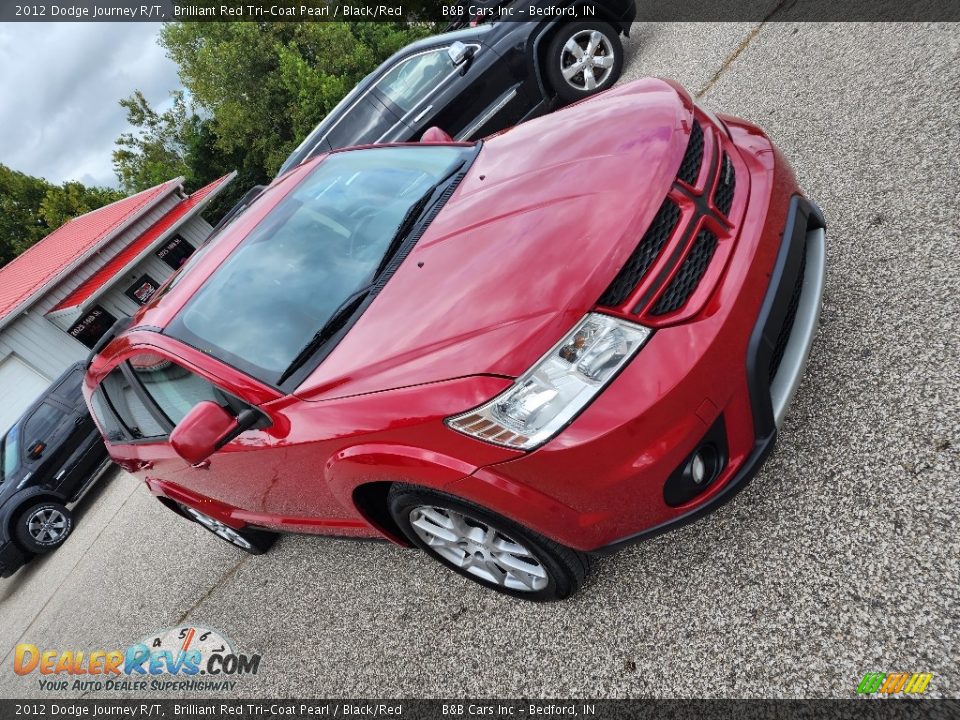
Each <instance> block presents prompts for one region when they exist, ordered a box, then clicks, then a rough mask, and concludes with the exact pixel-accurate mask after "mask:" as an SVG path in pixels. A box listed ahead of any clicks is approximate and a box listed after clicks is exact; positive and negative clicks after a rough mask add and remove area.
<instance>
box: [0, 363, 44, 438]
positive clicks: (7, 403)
mask: <svg viewBox="0 0 960 720" xmlns="http://www.w3.org/2000/svg"><path fill="white" fill-rule="evenodd" d="M49 386H50V380H48V379H47V378H45V377H44V376H43V375H41V374H40V373H38V372H37V371H36V370H34V369H33V368H32V367H30V366H29V365H27V364H26V363H25V362H23V360H21V359H19V358H18V357H16V356H14V355H10V356H8V357H6V358H4V359H3V360H0V398H3V402H0V434H3V433H5V432H6V431H7V430H9V429H10V426H11V425H13V424H14V423H15V422H16V421H17V419H18V418H19V417H20V416H21V415H22V414H23V411H24V410H26V409H27V408H28V407H29V406H30V403H32V402H33V401H34V400H36V399H37V398H38V397H40V395H41V393H43V391H44V390H46V389H47V388H48V387H49Z"/></svg>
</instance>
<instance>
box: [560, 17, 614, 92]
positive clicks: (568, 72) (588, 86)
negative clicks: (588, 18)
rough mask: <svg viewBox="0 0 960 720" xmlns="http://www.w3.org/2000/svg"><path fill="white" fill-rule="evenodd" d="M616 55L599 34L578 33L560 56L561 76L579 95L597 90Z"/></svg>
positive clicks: (608, 72)
mask: <svg viewBox="0 0 960 720" xmlns="http://www.w3.org/2000/svg"><path fill="white" fill-rule="evenodd" d="M615 61H616V55H615V54H614V51H613V45H612V44H611V42H610V39H609V38H608V37H607V36H606V35H604V34H603V33H602V32H600V31H599V30H581V31H580V32H578V33H577V34H576V35H574V36H573V37H571V38H570V39H569V40H567V42H566V43H565V44H564V46H563V52H561V53H560V74H561V75H563V79H564V80H566V81H567V84H568V85H570V86H571V87H573V88H575V89H576V90H579V91H590V90H596V89H597V88H598V87H601V86H602V85H603V84H604V83H606V81H607V78H609V77H610V73H612V72H613V64H614V62H615Z"/></svg>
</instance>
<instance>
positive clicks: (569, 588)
mask: <svg viewBox="0 0 960 720" xmlns="http://www.w3.org/2000/svg"><path fill="white" fill-rule="evenodd" d="M387 503H388V506H389V509H390V514H391V516H392V517H393V519H394V521H395V522H396V523H397V525H398V526H399V527H400V529H401V530H403V533H404V534H405V535H406V536H407V537H408V538H409V539H410V542H412V543H413V544H414V545H416V546H417V547H418V548H420V549H421V550H424V551H425V552H426V553H427V554H428V555H430V556H431V557H433V558H434V559H435V560H437V561H439V562H441V563H443V564H444V565H446V566H447V567H448V568H450V569H452V570H454V571H455V572H458V573H460V574H461V575H463V576H464V577H466V578H469V579H470V580H473V581H474V582H477V583H480V584H481V585H484V586H485V587H488V588H492V589H493V590H496V591H498V592H502V593H506V594H507V595H512V596H514V597H519V598H523V599H526V600H537V601H549V600H561V599H563V598H566V597H569V596H570V595H572V594H573V593H574V592H576V590H577V588H579V587H580V585H581V584H582V583H583V580H584V578H585V577H586V575H587V573H588V572H589V571H590V556H589V555H587V554H586V553H582V552H578V551H576V550H573V549H571V548H568V547H564V546H563V545H560V544H558V543H555V542H553V541H552V540H549V539H548V538H545V537H543V536H542V535H539V534H537V533H535V532H533V531H532V530H529V529H527V528H524V527H523V526H521V525H518V524H517V523H515V522H513V521H512V520H508V519H507V518H505V517H502V516H500V515H497V514H496V513H494V512H492V511H490V510H486V509H484V508H482V507H480V506H479V505H475V504H473V503H471V502H467V501H465V500H461V499H459V498H456V497H453V496H452V495H447V494H445V493H440V492H436V491H433V490H427V489H425V488H418V487H414V486H410V485H403V484H396V485H393V486H392V487H391V488H390V493H389V495H388V496H387Z"/></svg>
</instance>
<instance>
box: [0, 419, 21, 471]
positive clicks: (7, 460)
mask: <svg viewBox="0 0 960 720" xmlns="http://www.w3.org/2000/svg"><path fill="white" fill-rule="evenodd" d="M19 464H20V427H19V426H18V425H14V426H13V427H12V428H10V432H8V433H7V434H6V435H5V436H4V438H3V442H0V483H2V482H3V481H4V480H6V479H7V478H8V477H10V476H11V475H13V473H14V472H15V471H16V469H17V466H18V465H19Z"/></svg>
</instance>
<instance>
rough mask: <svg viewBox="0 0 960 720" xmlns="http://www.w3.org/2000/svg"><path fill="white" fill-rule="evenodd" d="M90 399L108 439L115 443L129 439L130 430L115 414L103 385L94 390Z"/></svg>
mask: <svg viewBox="0 0 960 720" xmlns="http://www.w3.org/2000/svg"><path fill="white" fill-rule="evenodd" d="M90 400H91V402H90V404H91V405H92V406H93V414H94V416H95V417H96V419H97V423H98V424H99V425H100V428H101V429H102V430H103V434H104V435H105V436H106V438H107V440H109V441H110V442H114V443H119V442H123V441H124V440H129V439H130V432H129V431H128V430H127V429H126V428H124V427H123V425H122V424H121V422H120V419H119V418H118V417H117V416H116V415H115V414H114V412H113V409H112V408H111V407H110V405H109V404H108V403H107V400H106V397H105V396H104V394H103V386H102V385H101V386H100V387H98V388H97V389H96V390H94V391H93V395H92V396H91V398H90Z"/></svg>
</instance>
